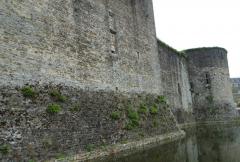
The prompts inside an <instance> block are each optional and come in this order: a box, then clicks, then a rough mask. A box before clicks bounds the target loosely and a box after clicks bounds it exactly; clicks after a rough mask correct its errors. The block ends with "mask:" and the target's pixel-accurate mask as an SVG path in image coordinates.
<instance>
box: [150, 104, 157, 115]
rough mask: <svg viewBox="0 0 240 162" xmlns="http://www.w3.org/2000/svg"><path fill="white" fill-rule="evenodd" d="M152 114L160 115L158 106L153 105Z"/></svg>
mask: <svg viewBox="0 0 240 162" xmlns="http://www.w3.org/2000/svg"><path fill="white" fill-rule="evenodd" d="M150 114H152V115H156V114H158V107H157V105H153V106H152V107H151V109H150Z"/></svg>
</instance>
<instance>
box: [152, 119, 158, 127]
mask: <svg viewBox="0 0 240 162" xmlns="http://www.w3.org/2000/svg"><path fill="white" fill-rule="evenodd" d="M158 126H159V123H158V120H157V119H154V120H153V127H155V128H156V127H158Z"/></svg>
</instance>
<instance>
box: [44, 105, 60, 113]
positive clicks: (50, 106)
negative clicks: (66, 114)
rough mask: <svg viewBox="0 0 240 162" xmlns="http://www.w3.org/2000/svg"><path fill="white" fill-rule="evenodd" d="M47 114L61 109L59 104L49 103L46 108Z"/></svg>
mask: <svg viewBox="0 0 240 162" xmlns="http://www.w3.org/2000/svg"><path fill="white" fill-rule="evenodd" d="M46 111H47V113H48V114H52V115H53V114H57V113H59V112H60V111H61V106H60V105H58V104H51V105H49V106H48V107H47V109H46Z"/></svg>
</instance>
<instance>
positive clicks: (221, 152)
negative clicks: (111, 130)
mask: <svg viewBox="0 0 240 162" xmlns="http://www.w3.org/2000/svg"><path fill="white" fill-rule="evenodd" d="M186 133H187V136H186V138H185V139H182V140H179V141H175V142H172V143H169V144H165V145H161V146H158V147H154V148H151V149H148V150H144V151H141V152H138V153H135V154H132V155H130V156H124V157H110V158H109V159H108V160H106V159H105V160H103V161H104V162H240V124H224V125H223V124H221V125H208V126H206V125H204V126H203V125H202V126H197V127H196V128H191V129H188V130H186Z"/></svg>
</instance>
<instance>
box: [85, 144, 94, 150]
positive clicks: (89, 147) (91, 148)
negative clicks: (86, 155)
mask: <svg viewBox="0 0 240 162" xmlns="http://www.w3.org/2000/svg"><path fill="white" fill-rule="evenodd" d="M85 149H86V150H87V151H88V152H91V151H93V150H94V149H95V146H94V145H93V144H88V145H87V146H86V148H85Z"/></svg>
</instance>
